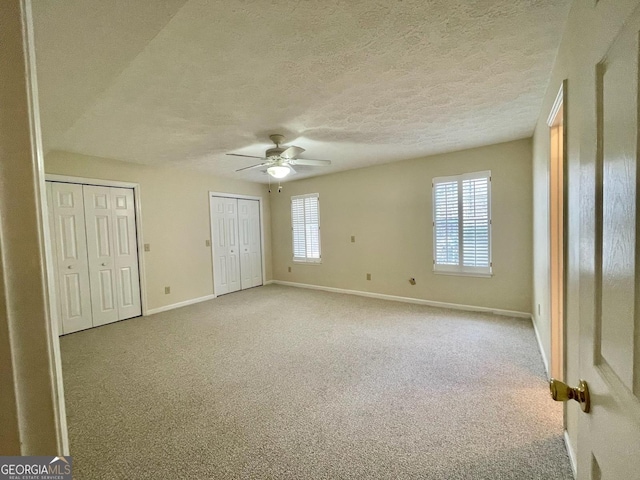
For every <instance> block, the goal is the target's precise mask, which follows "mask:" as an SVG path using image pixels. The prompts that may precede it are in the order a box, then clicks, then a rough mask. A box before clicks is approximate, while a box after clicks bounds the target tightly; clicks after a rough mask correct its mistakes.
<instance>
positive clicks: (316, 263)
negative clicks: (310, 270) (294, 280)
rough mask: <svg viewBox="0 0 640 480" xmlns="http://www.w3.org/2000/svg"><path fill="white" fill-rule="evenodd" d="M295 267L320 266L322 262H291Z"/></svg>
mask: <svg viewBox="0 0 640 480" xmlns="http://www.w3.org/2000/svg"><path fill="white" fill-rule="evenodd" d="M293 263H295V264H296V265H322V262H305V261H304V260H295V259H294V260H293Z"/></svg>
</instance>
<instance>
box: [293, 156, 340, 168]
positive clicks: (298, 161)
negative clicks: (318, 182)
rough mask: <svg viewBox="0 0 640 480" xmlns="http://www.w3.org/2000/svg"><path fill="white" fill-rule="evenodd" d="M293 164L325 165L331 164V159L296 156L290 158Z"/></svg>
mask: <svg viewBox="0 0 640 480" xmlns="http://www.w3.org/2000/svg"><path fill="white" fill-rule="evenodd" d="M290 163H292V164H293V165H311V166H313V167H325V166H328V165H331V160H308V159H305V158H296V159H292V160H290Z"/></svg>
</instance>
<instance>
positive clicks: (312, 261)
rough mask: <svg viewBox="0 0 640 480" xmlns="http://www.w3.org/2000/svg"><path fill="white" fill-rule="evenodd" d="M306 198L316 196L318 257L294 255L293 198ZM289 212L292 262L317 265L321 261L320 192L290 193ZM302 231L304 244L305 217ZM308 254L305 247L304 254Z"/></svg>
mask: <svg viewBox="0 0 640 480" xmlns="http://www.w3.org/2000/svg"><path fill="white" fill-rule="evenodd" d="M306 198H316V199H317V207H318V208H317V216H318V258H315V257H308V256H305V257H296V256H295V244H296V238H295V228H294V227H295V226H294V218H293V202H294V200H303V201H304V199H306ZM290 212H291V253H292V255H291V257H292V260H293V262H294V263H300V264H305V265H319V264H320V263H322V241H321V234H320V194H318V193H306V194H304V195H292V196H291V206H290ZM304 231H305V239H304V240H305V242H304V243H305V246H306V244H307V242H306V231H307V221H306V217H305V222H304ZM306 254H308V252H307V251H306V248H305V255H306Z"/></svg>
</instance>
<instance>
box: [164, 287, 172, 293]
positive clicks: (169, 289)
mask: <svg viewBox="0 0 640 480" xmlns="http://www.w3.org/2000/svg"><path fill="white" fill-rule="evenodd" d="M170 293H171V287H164V294H165V295H168V294H170Z"/></svg>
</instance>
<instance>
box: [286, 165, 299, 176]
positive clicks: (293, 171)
mask: <svg viewBox="0 0 640 480" xmlns="http://www.w3.org/2000/svg"><path fill="white" fill-rule="evenodd" d="M287 167H289V170H291V173H294V174H295V173H298V172H296V170H295V168H293V167H292V166H291V164H290V163H287Z"/></svg>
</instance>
